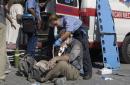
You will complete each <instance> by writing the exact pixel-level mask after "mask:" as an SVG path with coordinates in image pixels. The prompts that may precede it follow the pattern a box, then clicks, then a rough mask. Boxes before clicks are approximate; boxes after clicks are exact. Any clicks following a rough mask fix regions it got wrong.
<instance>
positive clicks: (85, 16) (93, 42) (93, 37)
mask: <svg viewBox="0 0 130 85" xmlns="http://www.w3.org/2000/svg"><path fill="white" fill-rule="evenodd" d="M109 3H110V7H111V9H112V11H113V17H114V22H115V28H116V33H117V42H118V46H119V48H120V54H121V55H122V56H121V61H123V62H125V63H130V7H129V6H128V5H126V4H125V3H123V2H122V0H109ZM45 11H46V12H48V13H50V12H51V13H56V14H61V15H69V16H74V17H80V18H81V19H82V21H83V22H84V23H85V24H86V25H87V26H88V27H89V42H90V48H94V49H96V48H98V47H100V36H99V32H98V30H97V26H96V0H50V2H49V3H48V4H47V6H46V9H45Z"/></svg>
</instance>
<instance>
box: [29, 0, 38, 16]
mask: <svg viewBox="0 0 130 85" xmlns="http://www.w3.org/2000/svg"><path fill="white" fill-rule="evenodd" d="M35 6H36V2H35V0H27V10H28V12H29V13H31V14H32V15H33V16H35V17H36V13H35V10H34V9H35Z"/></svg>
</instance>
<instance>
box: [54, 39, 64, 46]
mask: <svg viewBox="0 0 130 85" xmlns="http://www.w3.org/2000/svg"><path fill="white" fill-rule="evenodd" d="M61 43H62V40H61V38H59V39H58V40H56V41H55V44H54V46H55V47H57V46H60V45H61Z"/></svg>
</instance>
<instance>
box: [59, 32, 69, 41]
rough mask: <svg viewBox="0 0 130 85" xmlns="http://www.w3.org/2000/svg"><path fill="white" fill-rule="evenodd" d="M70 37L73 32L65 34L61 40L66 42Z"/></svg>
mask: <svg viewBox="0 0 130 85" xmlns="http://www.w3.org/2000/svg"><path fill="white" fill-rule="evenodd" d="M70 35H71V32H65V34H64V35H62V36H61V40H62V41H64V40H66V39H67V38H68V37H69V36H70Z"/></svg>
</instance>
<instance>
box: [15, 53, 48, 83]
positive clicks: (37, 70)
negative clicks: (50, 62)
mask: <svg viewBox="0 0 130 85" xmlns="http://www.w3.org/2000/svg"><path fill="white" fill-rule="evenodd" d="M36 62H37V61H36V60H35V59H34V58H33V57H31V56H30V55H24V56H23V57H22V58H21V59H20V61H19V66H18V73H19V74H20V75H22V76H25V77H26V78H27V80H29V81H31V80H32V79H35V80H37V81H41V78H42V77H43V76H45V74H46V72H45V70H44V69H43V68H41V67H38V66H35V63H36Z"/></svg>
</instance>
